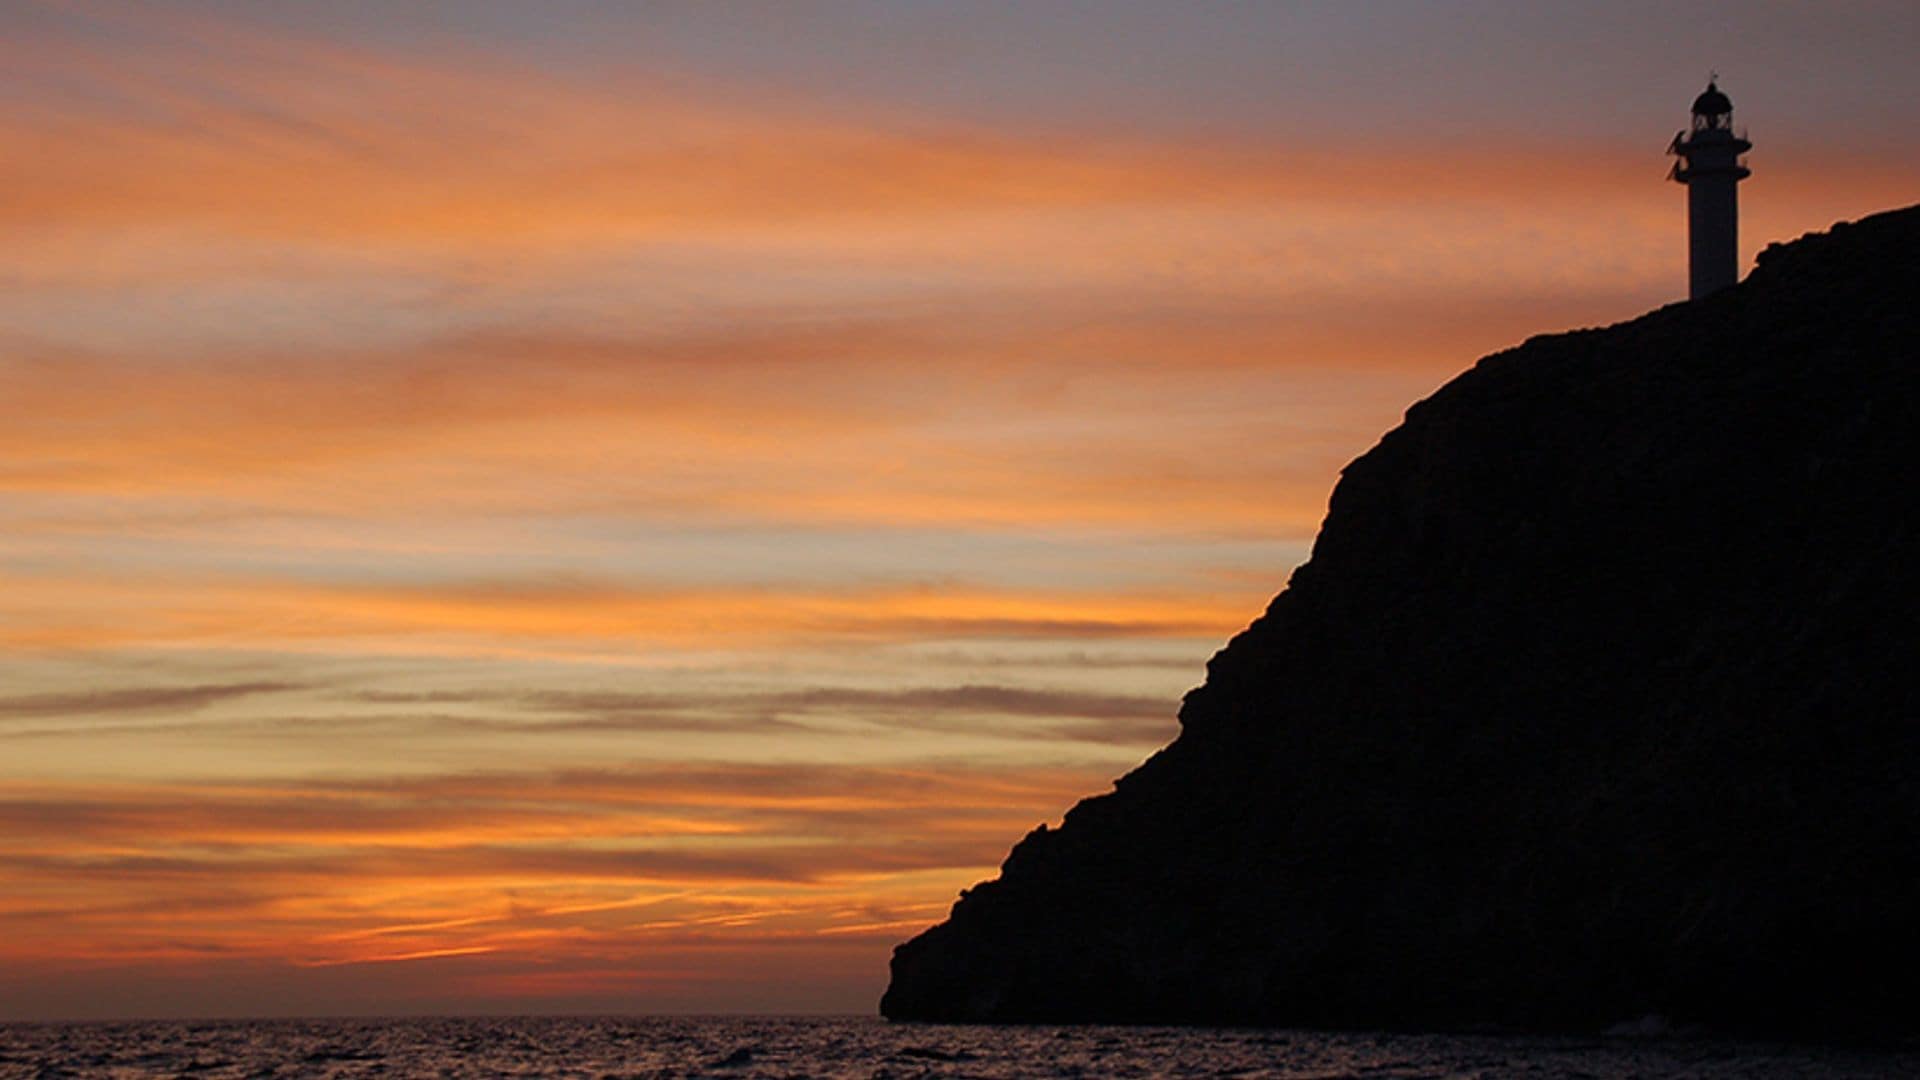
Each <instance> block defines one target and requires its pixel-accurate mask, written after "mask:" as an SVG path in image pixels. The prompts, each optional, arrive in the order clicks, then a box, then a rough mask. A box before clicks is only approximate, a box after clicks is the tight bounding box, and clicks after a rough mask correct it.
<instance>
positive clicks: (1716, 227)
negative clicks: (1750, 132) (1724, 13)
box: [1667, 79, 1753, 300]
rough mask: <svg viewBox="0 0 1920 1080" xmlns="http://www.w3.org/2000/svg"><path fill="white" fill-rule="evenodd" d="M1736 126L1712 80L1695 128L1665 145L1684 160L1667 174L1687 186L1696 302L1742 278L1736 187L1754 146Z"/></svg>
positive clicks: (1691, 288)
mask: <svg viewBox="0 0 1920 1080" xmlns="http://www.w3.org/2000/svg"><path fill="white" fill-rule="evenodd" d="M1743 134H1744V133H1740V134H1736V133H1735V132H1734V130H1733V102H1732V101H1730V100H1728V98H1727V95H1725V94H1723V93H1721V92H1720V88H1719V87H1718V86H1716V85H1714V81H1713V80H1711V79H1710V80H1708V82H1707V89H1706V92H1705V93H1702V94H1701V95H1700V96H1699V97H1697V98H1694V99H1693V126H1692V127H1691V128H1689V129H1688V130H1686V131H1682V132H1681V133H1680V134H1678V135H1675V136H1674V137H1673V144H1672V145H1671V146H1669V147H1668V148H1667V152H1668V153H1670V154H1676V155H1678V156H1679V158H1680V160H1679V161H1676V162H1674V164H1673V171H1672V172H1671V173H1669V174H1668V175H1669V176H1671V177H1672V178H1673V179H1675V180H1677V181H1679V182H1680V183H1682V184H1685V185H1687V284H1688V289H1687V297H1688V299H1692V300H1698V299H1700V298H1701V297H1703V296H1705V295H1707V294H1708V293H1712V292H1717V291H1719V290H1721V289H1724V288H1726V287H1727V286H1729V285H1732V284H1733V283H1734V282H1736V281H1739V280H1740V222H1739V210H1738V208H1737V207H1736V205H1735V193H1734V189H1735V185H1737V184H1739V183H1740V181H1742V180H1745V179H1746V178H1747V177H1748V176H1749V175H1750V174H1749V173H1748V171H1747V164H1746V159H1744V158H1742V157H1741V155H1742V154H1745V153H1746V152H1747V151H1749V150H1751V149H1753V144H1752V143H1750V142H1748V141H1747V140H1746V139H1745V138H1743V137H1742V135H1743Z"/></svg>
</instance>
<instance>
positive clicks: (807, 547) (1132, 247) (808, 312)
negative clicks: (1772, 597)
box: [0, 0, 1920, 1019]
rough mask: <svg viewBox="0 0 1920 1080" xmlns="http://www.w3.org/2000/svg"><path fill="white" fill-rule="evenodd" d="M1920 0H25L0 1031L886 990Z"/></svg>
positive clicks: (1643, 293) (1856, 93) (1811, 202)
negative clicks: (1482, 390) (1533, 357)
mask: <svg viewBox="0 0 1920 1080" xmlns="http://www.w3.org/2000/svg"><path fill="white" fill-rule="evenodd" d="M1917 46H1920V6H1916V5H1914V4H1913V3H1911V2H1910V0H1890V2H1884V3H1873V2H1858V3H1837V4H1832V5H1815V4H1784V3H1782V4H1726V3H1714V4H1674V3H1665V2H1663V3H1614V4H1609V5H1605V6H1604V7H1602V6H1601V5H1574V4H1562V3H1497V4H1496V3H1426V2H1421V3H1385V2H1376V3H1334V2H1328V3H1324V4H1279V3H1274V4H1251V5H1239V4H1191V3H1165V4H1145V3H1131V2H1118V0H1115V2H1106V3H1087V4H1066V3H1052V2H1029V3H1006V4H999V3H994V4H988V3H972V4H962V3H926V2H918V0H900V2H896V3H851V2H849V3H835V4H825V5H818V4H808V3H774V2H767V3H733V4H717V5H716V4H705V3H672V4H648V5H642V4H620V3H574V2H556V0H542V2H541V3H538V4H531V3H519V2H508V0H500V2H469V3H436V4H424V3H404V2H395V0H364V2H362V0H352V2H346V0H331V2H328V3H292V2H285V0H245V2H242V0H233V2H221V3H203V4H170V5H134V4H118V3H91V2H84V0H83V2H78V3H48V4H44V5H43V4H40V3H36V2H33V0H8V2H6V3H5V4H4V5H0V281H3V282H4V287H3V288H0V1019H9V1018H32V1017H48V1018H51V1017H93V1016H179V1015H202V1016H218V1015H277V1014H315V1013H320V1014H341V1013H345V1014H379V1013H422V1012H561V1011H586V1012H662V1011H671V1012H689V1011H692V1012H715V1011H756V1012H870V1011H871V1010H872V1008H873V1006H874V1003H875V1001H876V1000H877V998H878V996H879V993H880V991H881V989H882V988H883V987H884V984H885V978H886V960H887V955H888V952H889V950H890V949H891V947H892V946H893V945H894V944H895V943H897V942H899V941H901V940H904V939H905V938H907V937H909V936H911V935H912V934H913V933H915V932H917V930H919V929H920V928H922V927H924V926H926V925H928V924H930V923H932V922H935V921H937V920H938V919H939V918H940V917H941V916H943V915H944V913H945V911H946V909H947V906H948V905H949V904H950V903H951V902H952V900H953V898H954V896H955V894H956V893H957V891H958V890H959V889H960V888H961V887H963V886H965V885H968V884H970V883H972V882H973V881H975V880H978V879H980V878H983V877H989V876H991V875H992V873H993V872H994V867H995V866H996V865H997V864H998V862H999V860H1000V859H1001V857H1002V856H1003V855H1004V854H1005V852H1006V850H1007V848H1008V847H1009V846H1010V845H1011V844H1012V842H1013V841H1015V840H1017V839H1018V838H1019V837H1020V836H1021V835H1022V834H1024V833H1025V832H1026V831H1027V830H1028V829H1030V828H1032V827H1033V826H1034V825H1036V824H1038V823H1040V822H1042V821H1052V820H1057V819H1058V817H1059V815H1060V813H1061V812H1062V811H1063V810H1065V809H1066V808H1067V807H1068V806H1070V805H1071V804H1072V803H1073V801H1074V800H1075V799H1076V798H1078V797H1080V796H1083V795H1089V794H1094V793H1097V792H1100V791H1103V790H1106V789H1107V787H1108V784H1109V782H1110V781H1111V780H1112V779H1113V778H1114V777H1116V776H1118V775H1119V774H1121V773H1122V772H1125V771H1126V770H1127V769H1128V768H1130V767H1131V766H1132V765H1133V764H1135V763H1137V762H1138V761H1140V760H1141V759H1143V758H1144V757H1145V756H1146V755H1147V754H1149V753H1150V752H1151V751H1152V750H1153V749H1154V748H1155V747H1157V746H1159V745H1161V744H1163V743H1165V742H1166V741H1167V740H1168V739H1170V738H1171V737H1172V736H1173V735H1174V733H1175V730H1176V725H1175V722H1174V713H1175V710H1176V708H1177V706H1178V700H1179V696H1180V695H1181V693H1183V692H1184V691H1185V690H1186V689H1188V688H1190V687H1192V686H1194V685H1196V684H1197V683H1198V682H1199V681H1200V680H1201V679H1202V677H1203V675H1204V664H1205V661H1206V659H1207V657H1208V656H1209V655H1210V654H1211V653H1212V651H1213V650H1215V649H1216V648H1218V647H1219V646H1220V645H1221V644H1223V643H1224V641H1225V640H1226V638H1227V637H1228V636H1229V635H1231V634H1232V633H1233V632H1234V631H1235V630H1237V629H1238V628H1239V627H1241V626H1243V625H1245V624H1246V622H1247V621H1248V620H1249V619H1251V618H1252V617H1253V616H1254V615H1256V614H1257V613H1258V612H1259V611H1260V610H1261V609H1262V608H1263V607H1264V605H1265V604H1266V602H1267V600H1268V599H1269V598H1270V597H1271V596H1272V594H1273V593H1275V592H1276V591H1278V589H1279V588H1280V586H1281V585H1282V584H1283V583H1284V581H1285V580H1286V576H1287V574H1288V572H1289V571H1290V569H1291V568H1292V567H1293V566H1294V565H1296V564H1297V563H1298V562H1300V561H1301V560H1302V559H1304V558H1305V556H1306V553H1307V550H1308V546H1309V544H1310V542H1311V540H1312V537H1313V533H1314V530H1315V528H1316V527H1317V525H1318V522H1319V519H1320V517H1321V515H1322V513H1323V511H1324V508H1325V505H1326V496H1327V493H1328V491H1329V489H1330V488H1331V486H1332V484H1333V482H1334V480H1335V478H1336V477H1337V474H1338V471H1339V469H1340V467H1341V465H1342V464H1343V463H1345V462H1346V461H1348V460H1350V459H1351V458H1353V457H1354V456H1356V455H1357V454H1359V453H1360V452H1362V451H1364V450H1365V449H1366V448H1367V447H1368V446H1369V445H1370V444H1371V443H1372V442H1373V441H1374V440H1375V439H1376V438H1377V437H1378V436H1379V434H1380V433H1381V432H1383V431H1385V430H1387V429H1388V428H1390V427H1392V426H1393V425H1394V424H1395V423H1396V422H1397V420H1398V417H1399V416H1400V414H1401V412H1402V411H1403V410H1404V409H1405V407H1406V406H1407V405H1408V404H1409V403H1411V402H1412V401H1414V400H1416V399H1417V398H1419V397H1421V396H1423V395H1425V394H1426V393H1428V392H1430V391H1431V390H1432V389H1434V388H1435V387H1437V386H1438V385H1440V384H1441V383H1442V382H1444V381H1445V380H1446V379H1448V378H1449V377H1450V376H1452V375H1453V374H1454V373H1455V372H1457V371H1459V370H1461V369H1462V368H1464V367H1466V366H1468V365H1469V364H1471V363H1472V362H1473V360H1474V359H1475V358H1476V357H1478V356H1480V355H1482V354H1485V353H1487V352H1491V351H1493V350H1495V349H1499V348H1502V347H1505V346H1507V345H1511V344H1516V343H1518V342H1519V341H1521V340H1522V339H1524V338H1526V337H1527V336H1529V335H1532V334H1536V333H1542V332H1550V331H1557V330H1564V329H1569V328H1573V327H1578V326H1591V325H1599V324H1604V323H1608V322H1613V321H1617V320H1620V319H1623V318H1627V317H1631V316H1633V315H1636V314H1638V313H1640V312H1642V311H1644V310H1647V309H1649V308H1652V307H1657V306H1659V305H1661V304H1664V303H1670V302H1673V301H1675V300H1678V299H1679V298H1681V297H1682V296H1683V295H1684V293H1685V281H1686V267H1685V261H1684V251H1685V248H1684V236H1683V228H1684V220H1685V199H1684V192H1683V191H1682V189H1681V188H1679V187H1678V186H1677V185H1674V184H1670V183H1666V182H1664V181H1663V179H1662V178H1663V176H1664V174H1665V172H1666V169H1667V167H1668V164H1669V161H1668V159H1667V158H1666V157H1664V155H1663V153H1662V151H1663V149H1664V148H1665V146H1666V145H1667V142H1668V140H1669V139H1670V138H1671V137H1672V135H1673V133H1674V132H1675V131H1676V130H1678V129H1679V128H1680V127H1682V126H1683V125H1684V124H1685V122H1686V120H1687V105H1688V103H1689V102H1690V101H1691V100H1692V98H1693V96H1694V95H1695V94H1696V93H1698V92H1699V91H1700V90H1701V88H1702V87H1703V85H1704V83H1705V81H1706V77H1707V72H1708V70H1709V69H1710V68H1711V69H1717V70H1718V72H1719V73H1720V75H1721V85H1722V87H1723V88H1724V89H1726V90H1727V91H1728V93H1729V94H1730V95H1731V97H1732V98H1733V101H1734V103H1735V106H1736V109H1735V113H1734V119H1735V122H1736V124H1739V125H1743V126H1746V127H1748V128H1749V129H1750V131H1751V137H1752V139H1753V142H1754V144H1755V149H1754V151H1753V153H1752V158H1751V164H1752V167H1753V170H1754V175H1753V178H1752V179H1751V180H1749V181H1748V182H1747V183H1745V184H1744V185H1742V188H1741V193H1740V195H1741V200H1742V213H1743V220H1742V227H1743V235H1742V249H1743V258H1744V259H1747V260H1749V261H1750V259H1751V256H1752V254H1753V252H1755V251H1757V250H1758V249H1759V248H1761V247H1763V246H1764V245H1765V244H1767V243H1768V242H1770V241H1775V240H1783V239H1789V238H1792V237H1794V236H1796V235H1799V234H1800V233H1803V232H1806V231H1809V230H1813V229H1819V228H1824V227H1826V226H1827V225H1829V224H1831V223H1832V222H1833V221H1835V220H1837V219H1842V218H1851V217H1859V216H1862V215H1864V214H1867V213H1870V212H1873V211H1875V210H1880V209H1886V208H1890V207H1893V206H1898V205H1905V204H1908V203H1911V202H1914V201H1916V200H1920V126H1917V125H1916V124H1915V123H1914V117H1915V111H1916V110H1915V106H1916V104H1920V66H1916V65H1915V64H1914V63H1913V57H1914V55H1915V50H1916V47H1917Z"/></svg>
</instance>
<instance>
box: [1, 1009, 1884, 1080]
mask: <svg viewBox="0 0 1920 1080" xmlns="http://www.w3.org/2000/svg"><path fill="white" fill-rule="evenodd" d="M1911 1076H1920V1051H1908V1050H1901V1051H1874V1050H1862V1049H1838V1048H1823V1047H1811V1046H1796V1045H1788V1044H1778V1045H1776V1044H1761V1043H1751V1042H1722V1041H1707V1040H1699V1039H1683V1038H1651V1039H1649V1038H1633V1039H1629V1038H1588V1039H1580V1038H1532V1037H1526V1038H1518V1037H1511V1036H1491V1035H1489V1036H1460V1035H1394V1034H1368V1033H1325V1032H1303V1031H1261V1030H1250V1029H1206V1028H1120V1027H1059V1026H1035V1027H971V1026H952V1027H948V1026H932V1025H921V1024H889V1023H887V1022H885V1021H883V1020H878V1019H872V1018H865V1017H860V1018H817V1017H754V1018H749V1017H657V1018H618V1017H579V1018H571V1017H515V1018H463V1019H455V1018H433V1019H402V1020H373V1019H368V1020H225V1021H148V1022H138V1023H104V1022H102V1023H60V1024H33V1023H13V1024H0V1078H5V1080H13V1078H16V1077H35V1078H38V1077H110V1078H116V1080H117V1078H128V1080H131V1078H146V1077H196V1078H226V1077H316V1078H321V1080H345V1078H348V1077H382V1078H389V1080H391V1078H414V1077H423V1078H424V1077H433V1078H437V1080H459V1078H465V1077H568V1078H572V1077H579V1078H591V1080H611V1078H616V1077H617V1078H630V1077H631V1078H642V1077H644V1078H663V1080H664V1078H669V1077H673V1078H679V1077H717V1078H729V1080H757V1078H780V1080H800V1078H816V1080H828V1078H843V1077H844V1078H851V1077H858V1078H860V1080H878V1078H899V1080H906V1078H918V1077H975V1078H981V1080H998V1078H1007V1077H1284V1078H1290V1080H1309V1078H1313V1080H1333V1078H1337V1077H1354V1078H1365V1080H1382V1078H1406V1080H1410V1078H1414V1077H1420V1078H1434V1080H1441V1078H1466V1077H1528V1078H1533V1080H1562V1078H1565V1080H1574V1078H1583V1080H1593V1078H1602V1077H1604V1078H1614V1077H1697V1078H1713V1080H1718V1078H1723V1077H1768V1078H1771V1077H1819V1078H1827V1077H1911Z"/></svg>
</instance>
